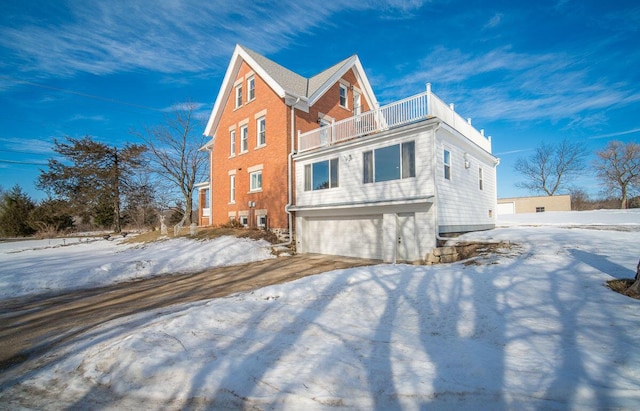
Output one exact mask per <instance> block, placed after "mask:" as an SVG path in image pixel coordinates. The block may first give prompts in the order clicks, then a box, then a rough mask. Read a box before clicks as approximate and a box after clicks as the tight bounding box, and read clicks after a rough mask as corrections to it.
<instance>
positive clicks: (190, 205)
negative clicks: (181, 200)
mask: <svg viewBox="0 0 640 411" xmlns="http://www.w3.org/2000/svg"><path fill="white" fill-rule="evenodd" d="M186 200H187V201H186V203H187V204H186V206H185V216H186V217H187V218H186V219H184V220H186V222H187V223H189V225H191V223H193V221H192V220H191V216H192V214H193V211H192V210H191V209H192V208H193V192H191V193H189V195H188V196H186Z"/></svg>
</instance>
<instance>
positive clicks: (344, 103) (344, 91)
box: [340, 84, 349, 108]
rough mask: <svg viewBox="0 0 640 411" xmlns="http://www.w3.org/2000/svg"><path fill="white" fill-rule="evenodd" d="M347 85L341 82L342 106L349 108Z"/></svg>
mask: <svg viewBox="0 0 640 411" xmlns="http://www.w3.org/2000/svg"><path fill="white" fill-rule="evenodd" d="M347 90H348V89H347V86H345V85H344V84H340V107H344V108H349V107H348V106H347V104H348V103H347Z"/></svg>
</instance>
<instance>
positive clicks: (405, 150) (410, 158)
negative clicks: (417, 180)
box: [402, 141, 416, 178]
mask: <svg viewBox="0 0 640 411" xmlns="http://www.w3.org/2000/svg"><path fill="white" fill-rule="evenodd" d="M415 176H416V143H415V142H414V141H410V142H408V143H403V144H402V178H408V177H415Z"/></svg>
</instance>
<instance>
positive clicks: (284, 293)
mask: <svg viewBox="0 0 640 411" xmlns="http://www.w3.org/2000/svg"><path fill="white" fill-rule="evenodd" d="M500 225H501V227H500V228H497V229H495V230H491V231H486V232H480V233H472V234H468V235H466V236H465V238H466V239H473V240H476V239H477V240H491V241H496V240H505V241H509V242H511V243H512V247H511V248H510V249H505V250H503V251H502V252H501V253H498V254H495V255H491V256H485V257H481V258H479V259H477V260H475V261H474V263H473V264H469V263H468V262H467V263H465V262H459V263H455V264H447V265H437V266H409V265H400V264H398V265H378V266H374V267H363V268H354V269H349V270H339V271H333V272H330V273H325V274H322V275H318V276H312V277H307V278H303V279H300V280H298V281H295V282H292V283H287V284H282V285H277V286H271V287H266V288H263V289H261V290H258V291H255V292H252V293H242V294H237V295H233V296H230V297H227V298H222V299H216V300H210V301H203V302H199V303H193V304H189V305H182V306H176V307H174V308H172V309H163V310H161V311H157V312H149V313H144V314H139V315H136V316H131V317H127V318H125V319H120V320H116V321H112V322H110V323H108V324H106V325H104V326H101V327H99V328H97V329H94V330H92V331H91V332H89V333H87V334H86V335H85V336H84V338H83V339H82V340H81V341H79V342H76V343H74V344H72V345H69V346H67V347H64V348H62V349H60V350H57V351H55V352H52V353H51V354H50V355H49V358H48V361H47V364H48V365H47V366H45V367H42V368H40V369H36V370H33V371H31V372H29V373H27V374H25V375H23V376H22V377H20V378H19V379H18V381H19V382H18V383H17V384H15V385H13V386H6V385H5V386H2V388H3V391H1V392H0V408H16V407H18V406H27V407H33V408H38V409H42V408H51V409H60V408H67V407H70V408H80V409H85V408H100V409H132V408H139V409H159V408H161V409H185V408H187V409H204V408H213V409H220V408H222V409H225V408H241V407H244V408H249V409H295V410H299V409H305V410H308V409H327V408H349V409H385V410H386V409H409V410H412V409H416V410H417V409H435V410H439V409H447V410H449V409H461V410H476V409H491V410H506V409H509V410H539V409H545V410H547V409H548V410H574V409H575V410H578V409H579V410H606V409H625V410H637V409H640V352H639V350H638V347H640V301H638V300H633V299H630V298H628V297H625V296H622V295H619V294H617V293H614V292H612V291H610V290H609V289H608V288H607V287H606V286H605V282H606V281H607V280H609V279H612V278H631V277H633V276H634V274H635V266H636V264H637V262H638V258H640V247H639V245H640V212H638V211H637V210H631V211H598V212H581V213H541V214H534V215H521V216H509V217H508V218H507V217H506V216H504V217H501V219H500ZM593 225H600V226H601V228H600V229H585V228H580V227H581V226H590V227H591V226H593ZM185 241H186V240H185ZM226 241H229V242H230V243H227V244H226V245H225V247H230V246H231V245H232V244H233V243H234V241H239V240H230V239H229V240H226ZM93 244H95V246H96V247H97V246H98V244H99V247H103V245H102V243H92V244H88V245H87V246H91V245H93ZM167 244H171V242H167ZM179 245H180V243H179V242H178V243H176V245H175V247H172V246H167V248H165V249H163V251H162V252H159V253H157V254H146V255H145V254H144V253H145V252H146V251H145V250H148V249H149V247H152V246H147V248H144V249H132V248H131V247H124V246H122V249H123V251H121V252H122V253H126V254H127V255H129V257H128V258H126V259H125V258H123V259H122V260H119V263H118V264H120V266H119V267H120V268H119V269H117V270H114V269H111V274H112V275H113V274H114V273H115V272H135V273H137V274H135V275H138V276H139V275H154V274H157V273H159V272H166V270H165V269H167V270H169V271H170V270H171V268H167V265H168V264H169V262H170V261H171V260H172V258H171V257H170V256H167V255H166V254H170V253H173V252H174V251H173V250H175V252H176V253H178V255H185V254H186V255H190V253H189V252H188V251H184V250H187V249H188V247H186V246H184V247H183V246H179ZM193 245H194V246H198V244H193ZM246 246H247V245H246V244H244V247H245V248H246ZM74 247H75V246H74ZM113 247H114V249H112V250H111V252H109V251H100V252H99V253H98V252H95V253H94V252H93V251H91V249H86V250H85V251H84V253H77V254H73V257H71V256H65V254H67V253H71V250H72V249H73V247H60V248H55V249H44V250H29V251H23V252H20V253H14V254H7V253H5V252H4V251H2V254H0V258H1V259H2V260H0V264H1V266H0V267H1V268H0V277H1V278H2V280H1V281H2V286H1V287H2V292H3V295H12V294H11V293H10V292H5V291H4V289H5V288H8V287H9V288H10V287H12V286H13V285H12V284H13V282H14V281H15V282H17V283H19V284H23V285H19V287H22V289H23V290H24V292H22V293H25V292H35V291H36V290H37V289H38V286H34V285H33V284H38V283H42V284H46V283H47V281H48V280H47V277H49V276H50V275H51V274H52V273H54V272H56V271H58V270H60V269H61V268H63V267H64V265H62V264H61V261H63V260H65V258H69V259H67V264H66V265H67V266H69V267H70V266H73V267H75V266H84V268H83V269H82V270H83V272H84V273H85V275H87V276H88V275H89V274H91V273H96V272H99V271H95V270H97V269H98V268H99V267H102V266H104V265H105V264H112V263H111V262H109V261H111V260H112V259H113V256H114V255H116V256H117V255H118V253H116V252H115V250H119V249H120V246H118V245H115V244H114V245H113ZM158 247H162V244H161V245H158ZM180 249H182V250H183V251H182V253H180ZM208 249H209V250H210V251H211V252H212V253H214V254H219V255H220V256H223V255H225V256H226V255H227V254H226V252H225V251H224V250H222V249H217V248H215V247H211V244H209V248H208ZM259 250H260V247H257V248H256V251H255V253H256V254H257V255H258V257H257V258H265V256H264V255H260V254H259V253H261V252H262V251H259ZM23 253H30V255H31V257H30V259H32V260H37V266H38V269H39V271H38V272H39V273H40V275H39V276H38V274H37V273H36V272H35V271H36V270H34V269H33V268H28V267H27V268H24V270H25V271H24V272H30V273H31V274H30V275H31V276H32V277H33V278H38V277H41V278H40V280H39V281H36V280H33V281H32V282H31V283H30V284H31V285H28V286H27V285H24V283H23V282H21V280H20V279H19V274H20V273H21V272H22V271H21V270H23V266H24V265H26V264H27V259H25V258H23V257H22V256H21V255H22V254H23ZM101 253H104V256H103V254H101ZM129 253H130V254H129ZM81 254H84V255H85V258H84V259H83V258H81ZM241 254H243V253H240V255H241ZM240 255H238V257H237V258H239V257H240ZM193 256H194V257H195V254H194V255H193ZM16 258H17V259H18V260H21V262H14V261H15V260H14V259H16ZM70 258H73V260H70ZM220 258H221V257H220ZM234 258H236V257H229V258H228V259H227V260H226V262H230V260H233V259H234ZM185 260H188V259H185ZM136 261H148V264H147V267H148V270H147V271H146V274H140V273H139V271H140V270H137V269H135V265H136V264H135V262H136ZM113 264H115V263H113ZM7 267H11V270H8V269H7ZM194 268H195V266H194ZM29 270H31V271H29ZM156 270H158V271H156ZM160 270H165V271H160ZM9 271H11V275H7V273H8V272H9ZM78 271H80V269H78ZM70 272H71V273H73V272H74V271H73V270H70ZM54 283H55V284H57V287H58V288H61V287H64V286H65V284H66V283H65V281H64V280H53V281H52V282H50V284H54ZM102 283H104V282H102ZM2 380H3V378H2V376H0V383H2Z"/></svg>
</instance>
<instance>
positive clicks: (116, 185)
mask: <svg viewBox="0 0 640 411" xmlns="http://www.w3.org/2000/svg"><path fill="white" fill-rule="evenodd" d="M119 167H120V164H118V149H117V148H116V147H114V148H113V197H114V199H113V214H114V216H113V222H114V228H113V231H114V232H115V233H120V232H121V231H122V228H121V227H120V169H119Z"/></svg>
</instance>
